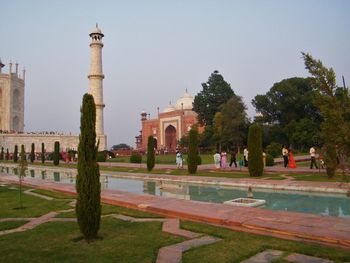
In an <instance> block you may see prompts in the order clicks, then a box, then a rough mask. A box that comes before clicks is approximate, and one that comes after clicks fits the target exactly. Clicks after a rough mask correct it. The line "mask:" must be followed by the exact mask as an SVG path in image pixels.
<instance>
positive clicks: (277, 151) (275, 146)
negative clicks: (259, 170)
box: [266, 142, 282, 158]
mask: <svg viewBox="0 0 350 263" xmlns="http://www.w3.org/2000/svg"><path fill="white" fill-rule="evenodd" d="M266 153H267V154H270V155H272V157H274V158H276V157H278V156H280V155H281V154H282V145H281V144H280V143H278V142H272V143H270V144H269V145H268V146H267V147H266Z"/></svg>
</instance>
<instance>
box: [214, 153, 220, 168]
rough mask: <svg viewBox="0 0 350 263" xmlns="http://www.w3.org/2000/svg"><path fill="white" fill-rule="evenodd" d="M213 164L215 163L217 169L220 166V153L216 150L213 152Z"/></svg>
mask: <svg viewBox="0 0 350 263" xmlns="http://www.w3.org/2000/svg"><path fill="white" fill-rule="evenodd" d="M213 157H214V165H215V168H216V169H219V168H220V160H221V156H220V153H219V152H218V151H217V152H216V153H215V154H214V156H213Z"/></svg>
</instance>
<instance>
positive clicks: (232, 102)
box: [214, 96, 248, 148]
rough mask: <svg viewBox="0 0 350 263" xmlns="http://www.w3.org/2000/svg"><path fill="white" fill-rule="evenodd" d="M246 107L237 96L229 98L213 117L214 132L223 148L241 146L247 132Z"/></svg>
mask: <svg viewBox="0 0 350 263" xmlns="http://www.w3.org/2000/svg"><path fill="white" fill-rule="evenodd" d="M245 111H246V106H245V105H244V103H243V101H242V98H241V97H239V96H233V97H231V98H230V99H229V100H228V101H227V102H226V103H225V104H222V105H221V106H220V111H219V112H217V113H216V114H215V117H214V131H215V134H216V135H217V139H218V142H219V143H220V145H222V146H223V147H224V148H230V147H232V146H236V145H242V144H243V141H244V139H246V133H247V131H248V117H247V114H246V112H245Z"/></svg>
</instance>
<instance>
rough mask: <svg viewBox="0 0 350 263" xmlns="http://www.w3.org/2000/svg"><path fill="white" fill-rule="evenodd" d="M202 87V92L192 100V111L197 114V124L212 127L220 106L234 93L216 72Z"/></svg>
mask: <svg viewBox="0 0 350 263" xmlns="http://www.w3.org/2000/svg"><path fill="white" fill-rule="evenodd" d="M202 87H203V90H202V91H201V92H200V93H198V94H197V95H196V96H195V98H194V102H193V110H194V111H195V112H197V113H198V122H199V123H200V124H201V125H212V124H213V119H214V116H215V113H216V112H218V111H219V107H220V105H221V104H224V103H226V102H227V101H228V100H229V99H230V98H231V97H232V96H233V95H234V92H233V90H232V89H231V86H230V84H229V83H227V82H226V81H225V80H224V78H223V76H222V75H221V74H220V73H219V72H218V71H217V70H215V71H214V72H213V73H212V74H211V75H210V77H209V79H208V81H207V82H206V83H203V84H202Z"/></svg>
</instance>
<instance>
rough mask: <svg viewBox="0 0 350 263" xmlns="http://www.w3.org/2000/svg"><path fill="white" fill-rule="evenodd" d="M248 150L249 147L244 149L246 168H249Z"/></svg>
mask: <svg viewBox="0 0 350 263" xmlns="http://www.w3.org/2000/svg"><path fill="white" fill-rule="evenodd" d="M248 154H249V153H248V149H247V147H244V150H243V158H244V166H245V167H248Z"/></svg>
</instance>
